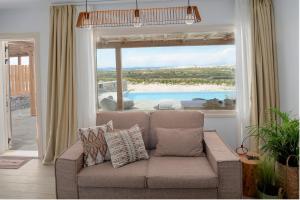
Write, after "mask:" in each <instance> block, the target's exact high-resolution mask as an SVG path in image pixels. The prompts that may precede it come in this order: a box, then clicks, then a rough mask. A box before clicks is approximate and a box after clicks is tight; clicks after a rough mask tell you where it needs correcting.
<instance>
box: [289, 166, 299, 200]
mask: <svg viewBox="0 0 300 200" xmlns="http://www.w3.org/2000/svg"><path fill="white" fill-rule="evenodd" d="M286 194H287V198H289V199H298V198H299V167H290V166H288V167H287V182H286Z"/></svg>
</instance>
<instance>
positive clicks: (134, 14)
mask: <svg viewBox="0 0 300 200" xmlns="http://www.w3.org/2000/svg"><path fill="white" fill-rule="evenodd" d="M200 21H201V16H200V13H199V10H198V7H197V6H191V5H190V0H188V5H187V6H181V7H167V8H144V9H139V8H138V2H137V0H136V8H135V9H127V10H97V11H90V12H88V10H87V0H86V10H85V11H84V12H81V13H79V16H78V19H77V24H76V27H77V28H94V27H130V26H133V27H141V26H147V25H167V24H193V23H198V22H200Z"/></svg>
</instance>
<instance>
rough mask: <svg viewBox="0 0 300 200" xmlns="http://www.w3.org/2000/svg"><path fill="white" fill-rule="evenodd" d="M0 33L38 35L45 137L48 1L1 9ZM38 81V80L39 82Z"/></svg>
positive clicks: (42, 116)
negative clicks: (24, 6) (23, 6)
mask: <svg viewBox="0 0 300 200" xmlns="http://www.w3.org/2000/svg"><path fill="white" fill-rule="evenodd" d="M0 8H1V7H0ZM0 33H38V35H39V40H40V45H39V50H40V51H39V52H38V53H39V58H38V59H39V66H37V67H38V69H37V71H38V72H39V77H38V79H39V80H40V83H38V86H39V88H40V92H41V102H40V103H41V106H42V110H41V112H42V115H41V120H42V134H43V135H45V119H46V96H47V72H48V46H49V44H48V43H49V42H48V41H49V39H48V38H49V3H48V1H45V0H43V1H39V3H37V2H35V4H34V5H31V6H26V8H24V9H22V8H17V9H9V10H5V9H4V10H3V9H0ZM38 79H37V80H38Z"/></svg>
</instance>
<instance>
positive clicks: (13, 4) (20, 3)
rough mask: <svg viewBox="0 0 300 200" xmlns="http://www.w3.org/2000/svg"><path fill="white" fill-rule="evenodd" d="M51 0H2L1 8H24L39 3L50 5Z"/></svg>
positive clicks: (0, 1)
mask: <svg viewBox="0 0 300 200" xmlns="http://www.w3.org/2000/svg"><path fill="white" fill-rule="evenodd" d="M48 3H49V0H0V9H1V10H9V9H22V8H30V7H35V6H37V5H42V4H45V5H48Z"/></svg>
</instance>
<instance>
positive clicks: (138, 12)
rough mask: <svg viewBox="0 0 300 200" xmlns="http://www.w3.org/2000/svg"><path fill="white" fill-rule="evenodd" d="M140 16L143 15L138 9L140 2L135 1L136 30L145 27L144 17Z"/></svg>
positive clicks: (134, 24) (134, 21)
mask: <svg viewBox="0 0 300 200" xmlns="http://www.w3.org/2000/svg"><path fill="white" fill-rule="evenodd" d="M140 14H141V13H140V10H139V7H138V0H135V10H134V19H133V26H134V27H135V28H139V27H141V26H142V25H143V22H142V17H141V15H140Z"/></svg>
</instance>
